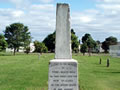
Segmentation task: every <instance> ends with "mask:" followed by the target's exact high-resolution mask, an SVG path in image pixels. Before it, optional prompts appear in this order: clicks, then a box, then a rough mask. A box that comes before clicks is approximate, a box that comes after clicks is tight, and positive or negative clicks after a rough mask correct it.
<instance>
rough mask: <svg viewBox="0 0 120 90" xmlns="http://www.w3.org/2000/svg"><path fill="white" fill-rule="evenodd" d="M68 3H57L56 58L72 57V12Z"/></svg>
mask: <svg viewBox="0 0 120 90" xmlns="http://www.w3.org/2000/svg"><path fill="white" fill-rule="evenodd" d="M69 11H70V10H69V5H68V4H57V12H56V45H55V59H71V58H72V54H71V31H70V12H69Z"/></svg>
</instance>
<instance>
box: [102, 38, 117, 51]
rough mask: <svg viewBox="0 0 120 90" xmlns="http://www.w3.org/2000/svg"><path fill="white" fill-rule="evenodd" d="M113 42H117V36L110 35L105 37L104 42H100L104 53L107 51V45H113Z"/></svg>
mask: <svg viewBox="0 0 120 90" xmlns="http://www.w3.org/2000/svg"><path fill="white" fill-rule="evenodd" d="M115 44H117V38H116V37H113V36H110V37H108V38H106V39H105V41H104V42H102V48H103V49H104V52H105V53H108V50H109V46H110V45H115Z"/></svg>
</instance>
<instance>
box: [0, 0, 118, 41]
mask: <svg viewBox="0 0 120 90" xmlns="http://www.w3.org/2000/svg"><path fill="white" fill-rule="evenodd" d="M56 3H69V4H70V10H71V28H73V29H74V30H75V32H76V35H77V36H78V37H79V39H80V38H81V37H82V36H83V35H84V34H85V33H90V34H91V35H92V37H93V38H94V39H95V40H100V41H104V39H105V38H107V37H109V36H115V37H117V38H118V40H119V41H120V0H0V33H3V31H4V30H5V27H6V26H8V25H9V24H12V23H15V22H21V23H23V24H24V25H27V26H28V27H29V30H30V32H31V35H32V37H33V40H39V41H42V40H43V39H44V38H45V37H46V36H47V35H48V34H50V33H53V32H54V30H55V22H56V20H55V18H56Z"/></svg>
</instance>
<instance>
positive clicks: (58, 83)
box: [48, 4, 78, 90]
mask: <svg viewBox="0 0 120 90" xmlns="http://www.w3.org/2000/svg"><path fill="white" fill-rule="evenodd" d="M69 19H70V12H69V5H68V4H57V13H56V47H55V59H54V60H51V61H50V63H49V86H48V90H78V63H77V61H76V60H73V59H72V53H71V32H70V21H69Z"/></svg>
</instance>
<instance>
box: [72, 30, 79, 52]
mask: <svg viewBox="0 0 120 90" xmlns="http://www.w3.org/2000/svg"><path fill="white" fill-rule="evenodd" d="M71 45H72V46H71V47H72V51H73V52H76V53H77V52H79V49H78V47H79V41H78V37H77V36H76V35H75V32H74V30H73V29H71Z"/></svg>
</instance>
